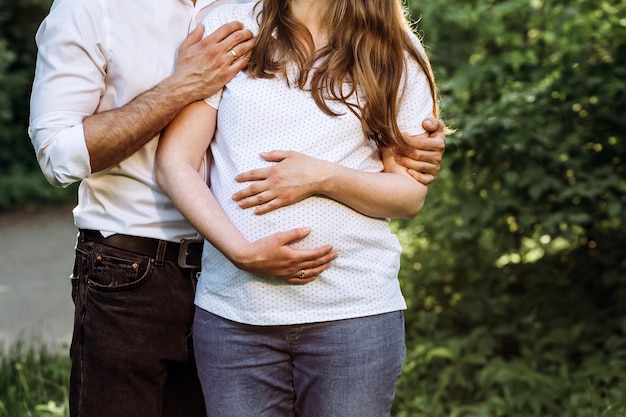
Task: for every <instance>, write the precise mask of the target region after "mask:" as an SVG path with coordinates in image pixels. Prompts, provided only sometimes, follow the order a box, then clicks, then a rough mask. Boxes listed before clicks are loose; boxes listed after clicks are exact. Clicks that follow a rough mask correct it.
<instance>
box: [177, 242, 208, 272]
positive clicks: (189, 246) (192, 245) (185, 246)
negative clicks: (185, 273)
mask: <svg viewBox="0 0 626 417" xmlns="http://www.w3.org/2000/svg"><path fill="white" fill-rule="evenodd" d="M203 243H204V239H183V240H181V241H180V249H179V250H178V266H180V267H181V268H200V264H201V261H202V244H203ZM192 251H197V252H198V259H196V262H194V263H189V254H190V253H191V252H192Z"/></svg>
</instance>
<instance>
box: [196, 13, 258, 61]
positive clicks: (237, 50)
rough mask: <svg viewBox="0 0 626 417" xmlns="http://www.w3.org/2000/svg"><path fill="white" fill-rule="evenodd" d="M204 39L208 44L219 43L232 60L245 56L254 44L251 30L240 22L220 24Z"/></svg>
mask: <svg viewBox="0 0 626 417" xmlns="http://www.w3.org/2000/svg"><path fill="white" fill-rule="evenodd" d="M204 41H205V42H206V43H208V44H212V43H218V44H220V45H221V46H222V48H223V52H224V53H225V54H228V55H229V57H230V58H231V59H233V62H236V61H238V60H239V59H240V58H244V57H246V56H247V55H248V54H249V53H250V51H251V50H252V47H253V46H254V37H253V36H252V32H250V31H249V30H248V29H245V28H244V27H243V25H242V24H241V23H240V22H230V23H226V24H225V25H222V26H220V27H219V28H218V29H217V30H216V31H215V32H213V33H212V34H210V35H209V36H207V37H206V38H205V40H204Z"/></svg>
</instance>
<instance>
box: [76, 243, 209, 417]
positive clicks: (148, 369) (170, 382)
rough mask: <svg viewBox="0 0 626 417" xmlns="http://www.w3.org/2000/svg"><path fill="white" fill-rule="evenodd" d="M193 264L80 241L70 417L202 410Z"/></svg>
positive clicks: (173, 415)
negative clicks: (188, 265) (194, 333)
mask: <svg viewBox="0 0 626 417" xmlns="http://www.w3.org/2000/svg"><path fill="white" fill-rule="evenodd" d="M197 272H198V270H196V269H183V268H180V267H179V266H178V265H176V264H175V263H174V262H170V261H163V260H159V259H151V258H149V257H147V256H142V255H137V254H134V253H132V252H126V251H123V250H120V249H116V248H111V247H108V246H104V245H100V244H97V243H93V242H90V241H81V240H80V239H79V242H78V243H77V247H76V258H75V264H74V273H73V276H72V298H73V300H74V304H75V314H74V334H73V338H72V345H71V348H70V356H71V359H72V372H71V377H70V416H71V417H111V416H116V417H137V416H141V417H202V416H205V409H204V400H203V398H202V392H201V389H200V384H199V382H198V377H197V374H196V365H195V360H194V353H193V343H192V340H191V328H192V322H193V314H194V305H193V298H194V292H195V286H196V279H197V278H196V274H197Z"/></svg>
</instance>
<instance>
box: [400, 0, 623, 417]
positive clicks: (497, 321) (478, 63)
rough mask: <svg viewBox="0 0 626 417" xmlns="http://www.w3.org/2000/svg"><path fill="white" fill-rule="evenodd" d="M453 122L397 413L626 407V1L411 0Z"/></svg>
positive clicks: (410, 227) (420, 223)
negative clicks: (430, 0)
mask: <svg viewBox="0 0 626 417" xmlns="http://www.w3.org/2000/svg"><path fill="white" fill-rule="evenodd" d="M410 5H411V7H412V12H413V15H414V16H415V17H420V18H421V20H420V22H419V29H420V30H421V31H422V32H423V35H424V40H423V41H424V43H425V45H426V47H427V50H428V52H429V55H430V57H431V60H432V63H433V67H434V70H435V74H436V76H437V79H438V85H439V90H440V94H441V96H442V104H443V108H444V115H445V117H446V120H447V122H448V123H449V124H450V125H451V127H453V128H456V129H457V133H456V134H454V135H452V136H451V137H450V138H449V142H448V146H447V151H446V156H445V160H444V172H443V173H442V178H441V179H440V180H439V181H438V182H437V183H435V184H434V185H433V186H431V191H430V193H429V197H428V201H427V204H426V207H425V208H424V210H423V211H422V213H421V214H420V216H419V217H418V218H417V219H415V220H414V221H412V222H399V223H398V227H399V233H400V235H401V237H402V238H403V242H404V246H405V248H406V251H405V252H406V254H405V259H404V268H403V270H402V283H403V286H404V289H405V292H406V294H407V295H408V298H409V299H410V300H411V302H412V305H411V306H410V309H409V311H408V312H407V323H408V324H407V327H408V334H409V339H408V342H409V354H408V361H407V367H406V369H405V376H404V378H403V380H402V382H401V384H400V387H399V390H398V399H397V402H396V412H397V415H398V416H413V415H420V416H447V415H450V416H515V417H523V416H531V415H532V416H565V415H566V416H568V417H574V416H596V415H597V416H599V415H620V416H621V415H626V412H625V411H624V410H625V409H624V406H625V405H626V394H625V393H626V379H625V378H626V377H625V375H626V303H624V301H623V300H624V297H625V296H626V294H625V291H626V286H625V285H624V284H626V260H625V258H626V256H625V255H626V250H624V248H625V247H626V229H625V227H624V226H625V220H626V165H625V164H624V158H625V157H626V137H625V136H626V120H625V118H624V115H625V114H626V67H625V66H624V63H626V19H625V18H624V17H625V16H626V2H624V1H584V0H573V1H569V2H564V1H550V0H544V1H542V0H515V1H496V0H470V1H457V0H448V1H446V2H443V3H442V2H436V3H433V2H430V3H429V2H420V1H412V2H411V3H410Z"/></svg>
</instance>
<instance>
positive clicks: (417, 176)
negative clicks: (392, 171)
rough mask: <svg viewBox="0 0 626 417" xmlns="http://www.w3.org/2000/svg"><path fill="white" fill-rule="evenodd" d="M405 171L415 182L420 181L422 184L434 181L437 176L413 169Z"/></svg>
mask: <svg viewBox="0 0 626 417" xmlns="http://www.w3.org/2000/svg"><path fill="white" fill-rule="evenodd" d="M407 172H408V173H409V175H410V176H411V177H413V179H414V180H415V181H417V182H420V183H422V184H424V185H429V184H431V183H433V182H435V180H436V179H437V177H435V176H433V175H431V174H425V173H423V172H420V171H415V170H414V169H409V170H407Z"/></svg>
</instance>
